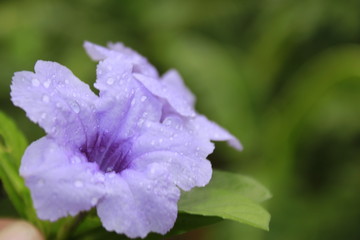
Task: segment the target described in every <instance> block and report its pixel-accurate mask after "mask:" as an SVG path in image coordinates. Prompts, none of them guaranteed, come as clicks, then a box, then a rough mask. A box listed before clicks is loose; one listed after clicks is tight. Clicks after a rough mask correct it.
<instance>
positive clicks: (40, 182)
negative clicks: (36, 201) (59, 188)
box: [37, 179, 45, 187]
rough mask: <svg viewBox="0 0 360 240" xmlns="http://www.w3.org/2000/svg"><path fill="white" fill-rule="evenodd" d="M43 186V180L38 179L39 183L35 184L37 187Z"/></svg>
mask: <svg viewBox="0 0 360 240" xmlns="http://www.w3.org/2000/svg"><path fill="white" fill-rule="evenodd" d="M44 184H45V181H44V179H39V181H38V182H37V185H38V187H42V186H44Z"/></svg>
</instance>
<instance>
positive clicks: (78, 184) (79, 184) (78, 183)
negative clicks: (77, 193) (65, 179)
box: [74, 180, 84, 188]
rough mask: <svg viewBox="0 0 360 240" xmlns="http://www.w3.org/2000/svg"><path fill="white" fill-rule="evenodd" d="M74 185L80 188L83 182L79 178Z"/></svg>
mask: <svg viewBox="0 0 360 240" xmlns="http://www.w3.org/2000/svg"><path fill="white" fill-rule="evenodd" d="M74 186H75V187H77V188H81V187H83V186H84V184H83V182H82V181H80V180H77V181H75V182H74Z"/></svg>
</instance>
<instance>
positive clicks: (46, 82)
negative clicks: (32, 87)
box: [43, 80, 51, 88]
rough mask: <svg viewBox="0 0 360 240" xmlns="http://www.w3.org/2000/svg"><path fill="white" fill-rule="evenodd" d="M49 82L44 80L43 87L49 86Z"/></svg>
mask: <svg viewBox="0 0 360 240" xmlns="http://www.w3.org/2000/svg"><path fill="white" fill-rule="evenodd" d="M50 83H51V82H50V80H46V81H45V82H44V83H43V85H44V87H45V88H49V86H50Z"/></svg>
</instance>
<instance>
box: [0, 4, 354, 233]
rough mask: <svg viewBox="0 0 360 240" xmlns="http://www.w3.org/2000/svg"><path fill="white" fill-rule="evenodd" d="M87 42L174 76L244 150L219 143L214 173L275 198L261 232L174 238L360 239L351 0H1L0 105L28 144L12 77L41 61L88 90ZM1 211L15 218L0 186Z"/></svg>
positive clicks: (235, 229)
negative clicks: (124, 50) (226, 173)
mask: <svg viewBox="0 0 360 240" xmlns="http://www.w3.org/2000/svg"><path fill="white" fill-rule="evenodd" d="M84 40H89V41H92V42H95V43H98V44H102V45H103V44H106V43H107V42H108V41H114V42H115V41H122V42H124V43H125V44H127V45H128V46H130V47H132V48H134V49H136V50H137V51H139V52H140V53H141V54H143V55H144V56H147V57H148V59H149V60H150V62H152V63H153V64H154V65H155V66H156V67H158V69H159V70H160V72H164V71H166V70H167V69H169V68H176V69H178V70H179V72H180V73H181V74H182V76H183V77H184V80H185V82H186V84H187V85H188V86H189V87H190V88H191V90H192V91H193V92H194V93H195V94H196V96H197V98H198V102H197V109H198V110H199V112H201V113H204V114H206V115H207V116H209V118H210V119H213V120H215V121H216V122H218V123H220V124H221V125H223V126H225V127H226V128H228V129H229V130H230V131H231V132H232V133H234V134H235V135H236V136H237V137H239V138H240V139H241V140H242V143H243V145H244V147H245V150H244V151H243V152H241V153H238V152H236V151H234V150H232V149H230V148H228V147H227V146H226V145H225V144H218V145H217V147H218V148H217V150H216V151H215V153H214V154H213V155H212V156H211V159H212V162H213V165H214V166H215V167H217V168H221V169H225V170H230V171H233V172H239V173H243V174H247V175H252V176H254V177H256V178H257V179H259V180H260V181H262V182H263V183H264V184H265V185H266V186H267V187H269V188H270V190H271V191H272V193H273V195H274V197H273V199H271V200H270V201H268V203H267V206H266V207H267V208H268V209H269V211H270V213H271V214H272V221H271V224H270V232H264V231H261V230H256V229H253V228H251V227H246V226H242V225H239V224H235V223H231V222H222V223H218V224H215V225H212V226H209V227H206V228H204V229H200V230H198V231H195V232H194V233H191V234H188V235H187V236H183V237H182V238H183V239H191V238H193V239H277V240H279V239H280V240H281V239H309V240H310V239H360V230H359V223H360V207H359V206H358V204H359V202H360V191H359V186H360V161H359V160H360V159H359V158H360V121H359V119H360V108H359V105H358V104H359V103H360V81H359V80H360V45H359V40H360V1H358V0H348V1H341V0H303V1H291V0H255V1H252V0H222V1H209V0H208V1H205V0H196V1H181V0H171V1H166V0H155V1H146V0H137V1H126V0H124V1H119V0H111V1H110V0H109V1H96V0H86V1H85V0H65V1H55V0H52V1H45V0H35V1H25V0H11V1H10V0H1V1H0V80H1V81H0V98H1V101H0V110H1V111H4V112H5V113H7V114H8V115H9V116H11V117H12V118H14V119H15V120H16V122H17V124H18V126H19V127H20V128H21V129H22V130H23V131H24V132H25V133H26V136H27V138H28V139H29V141H33V140H35V139H37V138H39V137H41V136H42V135H43V134H44V133H43V132H42V130H41V129H40V128H39V127H37V126H36V125H34V124H33V123H31V122H30V121H29V120H28V119H27V118H26V117H25V114H24V112H22V111H21V110H20V109H17V108H15V107H14V106H13V105H12V104H11V102H10V99H9V90H10V89H9V86H10V81H11V77H12V75H13V73H14V72H15V71H20V70H32V69H33V66H34V63H35V61H36V60H38V59H44V60H51V61H57V62H59V63H61V64H63V65H65V66H67V67H69V68H70V69H71V70H72V71H73V72H74V73H75V75H77V76H78V77H79V78H80V79H82V80H83V81H86V82H88V83H90V84H92V83H93V81H94V79H95V66H96V64H95V63H94V62H91V61H90V60H89V59H88V57H87V56H86V54H85V52H84V51H83V49H82V48H81V45H82V43H83V41H84ZM0 216H14V212H13V210H12V208H11V206H10V204H9V201H8V200H7V198H6V196H5V195H4V193H3V192H1V197H0ZM176 239H180V237H179V238H176Z"/></svg>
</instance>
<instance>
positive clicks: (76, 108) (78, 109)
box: [70, 101, 80, 113]
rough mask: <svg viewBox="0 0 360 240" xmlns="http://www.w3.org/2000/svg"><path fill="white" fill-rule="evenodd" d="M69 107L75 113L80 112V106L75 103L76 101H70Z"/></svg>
mask: <svg viewBox="0 0 360 240" xmlns="http://www.w3.org/2000/svg"><path fill="white" fill-rule="evenodd" d="M70 107H71V109H72V110H73V111H74V112H75V113H79V112H80V106H79V104H78V103H77V102H75V101H74V102H72V103H71V104H70Z"/></svg>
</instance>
